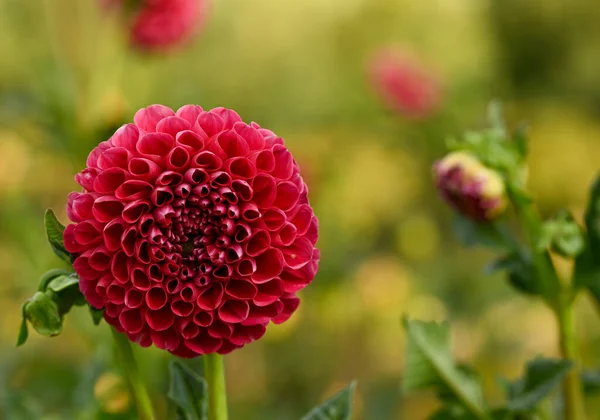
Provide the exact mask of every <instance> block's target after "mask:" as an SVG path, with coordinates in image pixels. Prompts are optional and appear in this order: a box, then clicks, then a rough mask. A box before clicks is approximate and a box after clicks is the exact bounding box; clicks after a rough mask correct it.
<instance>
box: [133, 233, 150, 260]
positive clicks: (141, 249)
mask: <svg viewBox="0 0 600 420" xmlns="http://www.w3.org/2000/svg"><path fill="white" fill-rule="evenodd" d="M135 256H136V257H137V260H138V261H139V262H141V263H142V264H150V261H151V258H150V242H148V241H147V240H145V239H142V240H141V241H138V242H136V244H135Z"/></svg>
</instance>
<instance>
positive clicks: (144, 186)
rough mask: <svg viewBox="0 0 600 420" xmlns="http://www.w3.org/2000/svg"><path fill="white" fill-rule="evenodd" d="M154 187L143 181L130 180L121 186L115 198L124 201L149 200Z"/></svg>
mask: <svg viewBox="0 0 600 420" xmlns="http://www.w3.org/2000/svg"><path fill="white" fill-rule="evenodd" d="M151 192H152V185H150V184H149V183H147V182H146V181H142V180H129V181H125V182H124V183H123V184H121V185H120V186H119V187H118V188H117V190H116V191H115V197H117V198H118V199H119V200H123V201H134V200H139V199H143V198H148V196H149V195H150V193H151Z"/></svg>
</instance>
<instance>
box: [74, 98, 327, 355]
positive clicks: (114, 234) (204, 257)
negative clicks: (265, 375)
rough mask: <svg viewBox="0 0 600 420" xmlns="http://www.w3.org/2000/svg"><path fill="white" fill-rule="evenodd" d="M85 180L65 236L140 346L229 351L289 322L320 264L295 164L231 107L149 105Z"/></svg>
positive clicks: (314, 225)
mask: <svg viewBox="0 0 600 420" xmlns="http://www.w3.org/2000/svg"><path fill="white" fill-rule="evenodd" d="M75 179H76V181H77V182H78V183H79V184H80V185H81V186H82V187H83V192H74V193H71V194H70V196H69V203H68V206H67V211H68V215H69V218H70V219H71V220H72V221H73V223H72V224H70V225H69V226H67V228H66V230H65V234H64V239H65V247H66V248H67V249H68V250H69V252H71V253H73V255H74V256H75V261H74V264H73V265H74V268H75V270H76V271H77V273H78V274H79V276H80V288H81V291H82V292H83V294H84V296H85V297H86V299H87V300H88V302H89V303H90V304H91V305H92V306H94V307H95V308H104V318H105V319H106V321H107V322H108V323H109V324H111V325H113V326H114V327H115V328H116V329H117V330H119V331H121V332H125V333H126V334H127V335H128V336H129V338H130V339H131V340H133V341H135V342H137V343H139V344H140V345H142V346H149V345H151V344H152V343H154V344H155V345H156V346H158V347H160V348H162V349H166V350H168V351H170V352H171V353H173V354H176V355H178V356H182V357H194V356H197V355H201V354H206V353H213V352H218V353H221V354H223V353H228V352H230V351H232V350H234V349H236V348H239V347H242V346H243V345H244V344H247V343H250V342H251V341H254V340H256V339H258V338H260V337H261V336H262V335H263V334H264V333H265V330H266V327H267V324H269V322H271V321H273V322H274V323H276V324H277V323H282V322H284V321H286V320H287V319H288V318H289V317H290V316H291V314H292V313H293V312H294V311H295V310H296V308H297V307H298V304H299V299H298V297H297V296H296V292H298V291H299V290H301V289H303V288H304V287H305V286H306V285H308V284H309V283H310V282H311V281H312V280H313V278H314V276H315V274H316V271H317V265H318V260H319V251H318V250H317V249H316V248H315V243H316V242H317V230H318V222H317V218H316V217H315V215H314V213H313V211H312V209H311V207H310V205H309V202H308V198H307V194H308V190H307V187H306V185H305V183H304V181H303V180H302V177H301V176H300V171H299V168H298V166H297V165H296V162H295V161H294V159H293V157H292V155H291V154H290V152H289V150H288V149H287V148H286V147H285V145H284V142H283V140H282V139H281V138H280V137H277V136H276V135H275V134H274V133H273V132H272V131H269V130H266V129H263V128H261V127H260V126H259V125H258V124H256V123H251V124H246V123H244V122H243V121H242V120H241V118H240V117H239V115H238V114H236V113H235V112H234V111H232V110H229V109H224V108H215V109H212V110H210V111H204V110H203V109H202V108H201V107H200V106H194V105H186V106H184V107H182V108H181V109H179V110H178V111H177V112H173V111H172V110H171V109H170V108H167V107H165V106H161V105H153V106H150V107H148V108H145V109H141V110H140V111H138V112H137V114H136V115H135V117H134V123H133V124H127V125H124V126H123V127H121V128H120V129H118V130H117V132H116V133H115V134H114V135H113V136H112V137H111V138H110V139H109V140H108V141H105V142H103V143H100V144H99V145H98V147H96V148H95V149H94V150H93V151H92V152H91V153H90V155H89V157H88V159H87V167H86V168H85V169H84V170H83V171H82V172H80V173H79V174H77V176H76V177H75Z"/></svg>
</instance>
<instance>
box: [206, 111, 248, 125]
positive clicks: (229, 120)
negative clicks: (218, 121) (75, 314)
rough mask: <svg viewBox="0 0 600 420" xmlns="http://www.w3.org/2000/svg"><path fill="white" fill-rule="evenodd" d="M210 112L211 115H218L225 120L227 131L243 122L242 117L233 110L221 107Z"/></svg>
mask: <svg viewBox="0 0 600 420" xmlns="http://www.w3.org/2000/svg"><path fill="white" fill-rule="evenodd" d="M209 112H210V113H211V114H216V115H218V116H219V117H221V118H222V119H223V121H224V128H225V129H231V128H233V126H234V125H235V123H238V122H240V121H242V117H240V116H239V115H238V113H237V112H235V111H234V110H232V109H227V108H223V107H221V106H220V107H217V108H213V109H211V110H210V111H209Z"/></svg>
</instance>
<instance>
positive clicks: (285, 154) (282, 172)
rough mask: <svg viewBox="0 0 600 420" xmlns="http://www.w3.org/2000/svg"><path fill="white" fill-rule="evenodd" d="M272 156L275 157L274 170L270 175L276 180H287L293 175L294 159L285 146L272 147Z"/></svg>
mask: <svg viewBox="0 0 600 420" xmlns="http://www.w3.org/2000/svg"><path fill="white" fill-rule="evenodd" d="M273 155H274V157H275V168H273V170H272V171H271V175H273V176H274V177H276V178H279V179H282V180H287V179H290V177H291V176H292V174H293V173H294V158H293V157H292V154H291V153H290V151H289V150H288V149H286V147H285V146H283V145H280V144H276V145H275V146H273Z"/></svg>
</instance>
